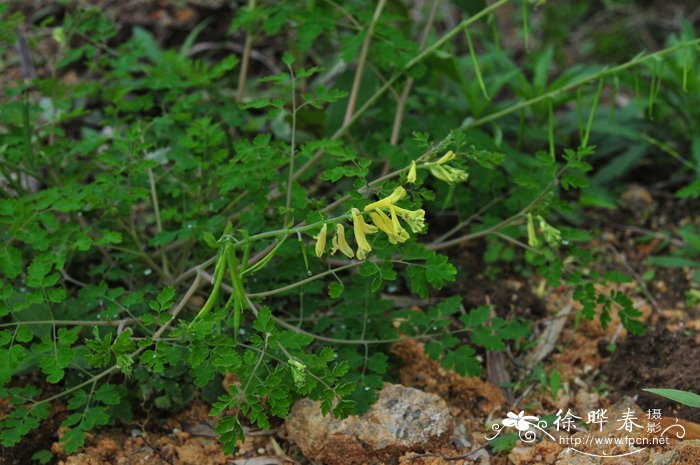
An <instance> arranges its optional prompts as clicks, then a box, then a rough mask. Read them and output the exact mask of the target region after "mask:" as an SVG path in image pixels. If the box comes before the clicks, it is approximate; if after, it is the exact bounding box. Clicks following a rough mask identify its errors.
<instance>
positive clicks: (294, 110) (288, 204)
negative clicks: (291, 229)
mask: <svg viewBox="0 0 700 465" xmlns="http://www.w3.org/2000/svg"><path fill="white" fill-rule="evenodd" d="M289 75H290V76H291V83H292V136H291V137H292V140H291V142H290V145H291V147H290V148H289V177H288V178H287V202H286V203H285V210H284V223H283V224H287V220H288V219H289V210H290V209H291V207H292V185H293V184H294V155H295V149H296V134H297V97H296V89H295V88H294V87H295V86H294V79H295V78H294V70H293V69H292V68H291V67H289Z"/></svg>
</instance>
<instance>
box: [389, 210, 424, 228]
mask: <svg viewBox="0 0 700 465" xmlns="http://www.w3.org/2000/svg"><path fill="white" fill-rule="evenodd" d="M394 209H395V210H396V214H397V215H399V216H400V217H401V219H402V220H404V221H405V222H406V224H408V226H409V227H410V228H411V231H413V232H414V233H417V232H421V231H422V230H423V228H424V227H425V210H423V209H422V208H419V209H418V210H406V209H405V208H401V207H394Z"/></svg>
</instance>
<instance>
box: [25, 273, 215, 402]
mask: <svg viewBox="0 0 700 465" xmlns="http://www.w3.org/2000/svg"><path fill="white" fill-rule="evenodd" d="M201 282H202V277H201V276H200V275H199V274H198V275H197V276H196V277H195V279H194V281H193V282H192V284H191V285H190V288H189V289H188V290H187V292H186V293H185V295H184V296H183V297H182V299H180V301H179V302H178V303H177V304H176V305H175V306H174V307H173V308H172V309H171V310H170V315H171V317H170V319H169V320H168V321H167V322H166V323H164V324H162V325H161V326H160V328H158V330H157V331H156V332H155V333H153V337H152V338H151V340H152V341H154V342H155V341H158V340H160V336H162V335H163V333H164V332H165V330H166V329H168V326H170V323H171V322H173V321H174V320H175V318H176V317H177V315H178V314H179V313H180V311H181V310H182V309H183V308H184V307H185V305H186V304H187V302H188V301H189V300H190V298H191V297H192V295H193V294H194V293H195V292H196V291H197V288H198V287H199V284H200V283H201ZM56 323H58V322H56ZM148 347H149V346H148V345H144V346H143V347H140V348H138V349H136V350H135V351H133V352H132V353H130V354H129V357H130V358H132V359H133V358H136V357H138V355H139V354H140V353H141V352H143V351H145V350H146V349H147V348H148ZM118 370H119V367H117V365H112V366H111V367H110V368H107V369H106V370H104V371H102V372H100V373H98V374H96V375H94V376H92V377H90V378H88V379H87V380H86V381H83V382H82V383H78V384H76V385H75V386H72V387H70V388H68V389H66V390H64V391H61V392H59V393H58V394H56V395H53V396H51V397H47V398H46V399H42V400H40V401H37V402H34V404H33V405H34V406H36V405H39V404H44V403H46V402H51V401H54V400H56V399H60V398H61V397H63V396H66V395H68V394H70V393H71V392H74V391H77V390H78V389H81V388H83V387H85V386H88V385H89V384H91V383H96V382H97V381H99V380H100V379H102V378H104V377H105V376H108V375H110V374H112V373H114V372H116V371H118Z"/></svg>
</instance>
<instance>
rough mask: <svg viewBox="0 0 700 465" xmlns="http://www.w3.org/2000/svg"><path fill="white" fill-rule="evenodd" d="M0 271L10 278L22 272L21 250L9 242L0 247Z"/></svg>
mask: <svg viewBox="0 0 700 465" xmlns="http://www.w3.org/2000/svg"><path fill="white" fill-rule="evenodd" d="M0 271H1V272H2V274H4V275H5V276H7V277H8V278H10V279H15V278H16V277H17V276H19V274H20V273H21V272H22V252H21V251H20V250H19V249H18V248H17V247H13V246H11V245H9V244H5V246H4V247H3V248H2V249H0Z"/></svg>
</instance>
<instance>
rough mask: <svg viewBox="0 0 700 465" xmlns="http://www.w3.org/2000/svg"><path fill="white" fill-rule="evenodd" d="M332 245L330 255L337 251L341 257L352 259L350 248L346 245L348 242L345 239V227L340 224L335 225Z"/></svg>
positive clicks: (352, 254)
mask: <svg viewBox="0 0 700 465" xmlns="http://www.w3.org/2000/svg"><path fill="white" fill-rule="evenodd" d="M332 244H333V246H332V247H331V255H333V254H334V253H336V252H337V251H338V250H340V251H341V252H342V253H343V255H345V256H346V257H348V258H352V257H353V256H354V255H355V253H354V252H353V251H352V248H351V247H350V244H348V241H347V240H346V239H345V226H343V225H342V223H338V224H336V225H335V236H333V241H332Z"/></svg>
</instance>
